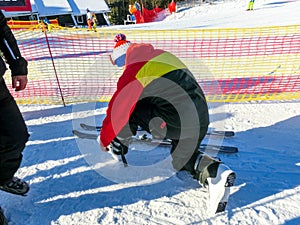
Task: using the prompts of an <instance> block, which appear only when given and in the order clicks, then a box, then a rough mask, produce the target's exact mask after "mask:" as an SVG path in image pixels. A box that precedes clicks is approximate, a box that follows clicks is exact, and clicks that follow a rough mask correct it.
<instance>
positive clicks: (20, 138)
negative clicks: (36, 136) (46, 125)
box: [0, 76, 29, 185]
mask: <svg viewBox="0 0 300 225" xmlns="http://www.w3.org/2000/svg"><path fill="white" fill-rule="evenodd" d="M28 138H29V134H28V130H27V127H26V124H25V122H24V119H23V116H22V114H21V112H20V110H19V108H18V106H17V104H16V102H15V100H14V98H13V97H12V95H11V94H10V92H9V90H8V89H7V86H6V84H5V81H4V79H3V78H2V77H1V76H0V185H1V184H3V183H5V182H7V181H9V180H10V179H11V178H12V177H13V176H14V174H15V173H16V171H17V170H18V169H19V167H20V164H21V161H22V157H23V155H22V151H23V149H24V148H25V144H26V142H27V141H28Z"/></svg>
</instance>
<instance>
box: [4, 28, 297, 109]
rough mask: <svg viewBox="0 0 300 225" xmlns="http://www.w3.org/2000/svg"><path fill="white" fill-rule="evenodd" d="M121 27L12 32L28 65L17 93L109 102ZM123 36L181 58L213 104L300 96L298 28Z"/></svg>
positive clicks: (45, 99) (23, 99) (22, 99)
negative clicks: (26, 78)
mask: <svg viewBox="0 0 300 225" xmlns="http://www.w3.org/2000/svg"><path fill="white" fill-rule="evenodd" d="M120 32H124V30H113V29H101V30H100V29H99V30H98V32H89V31H87V30H86V29H67V28H61V29H53V30H52V32H41V30H40V29H30V30H14V33H15V36H16V38H17V40H18V43H19V46H20V50H21V52H22V54H23V56H24V57H25V58H26V59H27V60H28V62H29V83H28V87H27V88H26V90H24V91H22V92H18V93H15V92H13V91H12V93H13V95H14V96H15V98H16V99H17V101H18V102H19V103H24V104H26V103H38V104H62V103H66V104H68V103H75V102H91V101H93V102H94V101H108V100H109V99H110V98H111V96H112V94H113V93H114V91H115V90H116V83H117V80H118V78H119V76H120V75H121V74H122V69H120V68H117V67H115V66H113V65H112V64H111V63H110V60H109V55H110V54H111V51H112V49H113V46H114V42H113V37H114V35H115V34H116V33H120ZM125 34H126V36H127V39H128V40H130V41H131V42H137V43H140V42H143V43H151V44H153V45H154V46H155V47H157V48H162V49H164V50H167V51H170V52H171V53H173V54H175V55H176V56H178V57H179V58H180V59H181V60H182V61H183V62H184V63H185V64H186V65H187V66H188V67H189V69H190V70H191V71H192V72H193V74H194V76H195V77H196V79H197V80H198V82H199V84H200V85H201V86H202V87H203V90H204V92H205V94H206V96H207V99H208V101H210V102H240V101H253V100H260V101H261V100H293V99H299V98H300V64H299V62H300V54H299V53H300V25H292V26H281V27H261V28H235V29H204V30H150V31H149V30H128V31H126V32H125ZM141 34H143V35H141ZM5 78H6V79H9V72H7V73H6V76H5ZM9 83H10V81H8V84H9Z"/></svg>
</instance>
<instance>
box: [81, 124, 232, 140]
mask: <svg viewBox="0 0 300 225" xmlns="http://www.w3.org/2000/svg"><path fill="white" fill-rule="evenodd" d="M80 127H81V128H82V129H84V130H87V131H100V130H101V129H102V126H92V125H88V124H85V123H81V124H80ZM138 131H143V129H142V128H141V127H138ZM206 135H216V136H224V137H226V138H230V137H233V136H234V135H235V133H234V131H221V130H213V131H210V132H208V133H207V134H206Z"/></svg>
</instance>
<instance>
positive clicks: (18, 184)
mask: <svg viewBox="0 0 300 225" xmlns="http://www.w3.org/2000/svg"><path fill="white" fill-rule="evenodd" d="M0 190H2V191H6V192H9V193H12V194H15V195H25V194H26V193H27V192H28V191H29V185H28V184H27V183H26V182H25V181H23V180H21V179H19V178H17V177H13V178H12V179H11V180H10V181H8V182H6V183H5V184H2V185H0Z"/></svg>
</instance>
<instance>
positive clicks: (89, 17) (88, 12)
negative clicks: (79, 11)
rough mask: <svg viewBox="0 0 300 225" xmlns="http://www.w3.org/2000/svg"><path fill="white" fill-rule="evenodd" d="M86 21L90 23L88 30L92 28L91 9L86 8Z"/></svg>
mask: <svg viewBox="0 0 300 225" xmlns="http://www.w3.org/2000/svg"><path fill="white" fill-rule="evenodd" d="M86 23H87V25H88V30H92V29H93V27H92V23H93V18H92V13H91V11H90V10H89V9H86Z"/></svg>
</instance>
